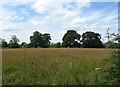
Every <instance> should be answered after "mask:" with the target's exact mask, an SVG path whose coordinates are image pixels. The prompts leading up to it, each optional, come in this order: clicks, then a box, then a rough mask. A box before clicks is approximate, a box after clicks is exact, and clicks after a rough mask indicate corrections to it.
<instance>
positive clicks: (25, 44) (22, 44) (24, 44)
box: [20, 42, 28, 48]
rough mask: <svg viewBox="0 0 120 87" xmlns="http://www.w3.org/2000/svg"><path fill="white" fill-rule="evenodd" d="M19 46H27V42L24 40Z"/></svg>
mask: <svg viewBox="0 0 120 87" xmlns="http://www.w3.org/2000/svg"><path fill="white" fill-rule="evenodd" d="M20 47H21V48H27V47H28V46H27V43H26V42H22V43H21V45H20Z"/></svg>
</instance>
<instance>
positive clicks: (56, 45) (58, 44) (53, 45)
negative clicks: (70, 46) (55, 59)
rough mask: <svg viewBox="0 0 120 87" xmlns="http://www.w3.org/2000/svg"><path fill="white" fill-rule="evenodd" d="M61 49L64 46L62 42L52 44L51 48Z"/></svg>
mask: <svg viewBox="0 0 120 87" xmlns="http://www.w3.org/2000/svg"><path fill="white" fill-rule="evenodd" d="M61 47H62V44H61V43H60V42H57V43H51V44H50V48H61Z"/></svg>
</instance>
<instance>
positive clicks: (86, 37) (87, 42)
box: [81, 31, 103, 48]
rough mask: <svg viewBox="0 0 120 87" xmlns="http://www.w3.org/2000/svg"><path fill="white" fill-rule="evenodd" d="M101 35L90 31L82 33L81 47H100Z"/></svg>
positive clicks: (101, 45)
mask: <svg viewBox="0 0 120 87" xmlns="http://www.w3.org/2000/svg"><path fill="white" fill-rule="evenodd" d="M100 39H101V35H100V34H99V33H94V32H91V31H88V32H85V33H83V35H82V40H81V42H82V47H83V48H102V47H103V44H102V41H101V40H100Z"/></svg>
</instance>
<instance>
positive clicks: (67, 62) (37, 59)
mask: <svg viewBox="0 0 120 87" xmlns="http://www.w3.org/2000/svg"><path fill="white" fill-rule="evenodd" d="M112 51H113V50H112V49H82V48H80V49H77V48H74V49H69V48H68V49H65V48H61V49H57V48H56V49H54V48H46V49H42V48H41V49H33V48H29V49H3V61H2V62H3V79H2V82H3V85H76V84H77V85H96V82H97V81H99V80H100V79H101V78H102V71H103V70H104V69H106V68H108V67H109V66H110V63H108V62H106V61H103V60H104V59H105V58H106V57H108V56H109V55H111V53H112ZM97 67H99V68H100V70H99V71H98V72H97V73H96V71H95V68H97Z"/></svg>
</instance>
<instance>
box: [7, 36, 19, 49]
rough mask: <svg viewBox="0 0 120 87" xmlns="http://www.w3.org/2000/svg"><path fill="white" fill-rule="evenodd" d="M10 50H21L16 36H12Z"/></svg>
mask: <svg viewBox="0 0 120 87" xmlns="http://www.w3.org/2000/svg"><path fill="white" fill-rule="evenodd" d="M8 47H9V48H19V39H18V38H17V37H16V35H12V36H11V40H10V42H9V44H8Z"/></svg>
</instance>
